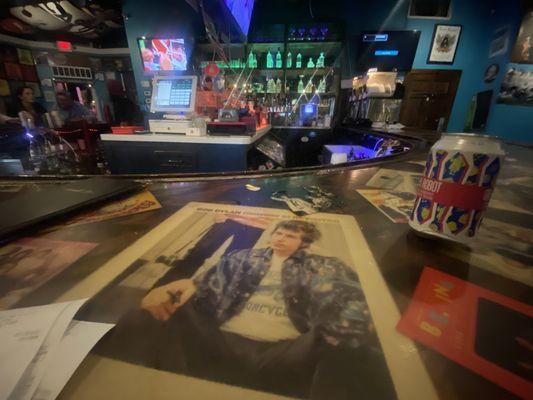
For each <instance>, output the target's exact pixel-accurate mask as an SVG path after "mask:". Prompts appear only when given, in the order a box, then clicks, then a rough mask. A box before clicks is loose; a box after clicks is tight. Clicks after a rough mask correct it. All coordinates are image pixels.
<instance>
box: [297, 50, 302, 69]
mask: <svg viewBox="0 0 533 400" xmlns="http://www.w3.org/2000/svg"><path fill="white" fill-rule="evenodd" d="M296 68H302V54H301V53H300V52H298V54H297V55H296Z"/></svg>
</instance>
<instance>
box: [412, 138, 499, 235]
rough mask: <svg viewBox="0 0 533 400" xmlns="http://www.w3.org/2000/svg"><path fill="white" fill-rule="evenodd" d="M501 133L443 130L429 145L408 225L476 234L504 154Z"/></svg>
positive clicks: (421, 229)
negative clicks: (441, 135)
mask: <svg viewBox="0 0 533 400" xmlns="http://www.w3.org/2000/svg"><path fill="white" fill-rule="evenodd" d="M504 155H505V153H504V151H503V149H502V146H501V143H500V141H499V140H498V139H495V138H493V137H490V136H484V135H474V134H467V133H453V134H446V135H444V136H443V137H442V138H441V139H440V140H439V141H438V142H436V143H435V144H434V145H433V146H432V147H431V150H430V151H429V154H428V158H427V160H426V167H425V172H424V175H423V177H422V178H421V180H420V184H419V187H418V191H417V196H416V200H415V203H414V205H413V210H412V212H411V216H410V218H409V225H410V226H411V228H413V229H414V230H415V231H416V232H419V233H421V234H423V235H424V236H427V235H429V236H435V237H442V238H446V239H451V240H454V241H458V242H463V243H465V242H468V241H469V240H471V239H472V238H473V237H474V236H475V234H476V232H477V230H478V229H479V226H480V224H481V220H482V219H483V214H484V212H485V210H486V208H487V206H488V203H489V200H490V196H491V194H492V191H493V190H494V185H495V184H496V179H497V177H498V173H499V171H500V167H501V164H502V162H503V158H504Z"/></svg>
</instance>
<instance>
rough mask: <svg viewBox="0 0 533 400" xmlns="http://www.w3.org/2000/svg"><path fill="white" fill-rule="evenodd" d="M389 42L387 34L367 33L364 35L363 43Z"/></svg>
mask: <svg viewBox="0 0 533 400" xmlns="http://www.w3.org/2000/svg"><path fill="white" fill-rule="evenodd" d="M387 40H389V35H388V34H386V33H365V34H364V35H363V42H386V41H387Z"/></svg>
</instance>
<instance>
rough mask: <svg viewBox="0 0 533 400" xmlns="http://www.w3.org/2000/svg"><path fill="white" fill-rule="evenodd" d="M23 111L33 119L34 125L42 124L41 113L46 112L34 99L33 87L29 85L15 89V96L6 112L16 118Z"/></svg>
mask: <svg viewBox="0 0 533 400" xmlns="http://www.w3.org/2000/svg"><path fill="white" fill-rule="evenodd" d="M22 111H24V112H25V113H27V114H26V115H28V116H29V117H31V118H32V119H33V122H34V124H35V125H36V126H39V125H42V123H43V115H44V114H45V113H46V112H47V111H46V108H44V107H43V106H42V105H41V104H39V103H37V102H36V101H35V94H34V92H33V89H32V88H31V87H29V86H21V87H19V88H18V89H17V98H16V99H15V102H14V103H13V104H12V105H11V108H10V110H9V112H8V114H9V116H10V117H13V118H18V117H19V113H20V112H22Z"/></svg>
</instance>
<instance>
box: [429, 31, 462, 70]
mask: <svg viewBox="0 0 533 400" xmlns="http://www.w3.org/2000/svg"><path fill="white" fill-rule="evenodd" d="M461 29H462V26H461V25H440V24H437V25H435V29H434V31H433V39H432V40H431V49H430V50H429V55H428V59H427V63H428V64H453V61H454V59H455V53H456V52H457V46H458V45H459V38H460V37H461Z"/></svg>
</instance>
